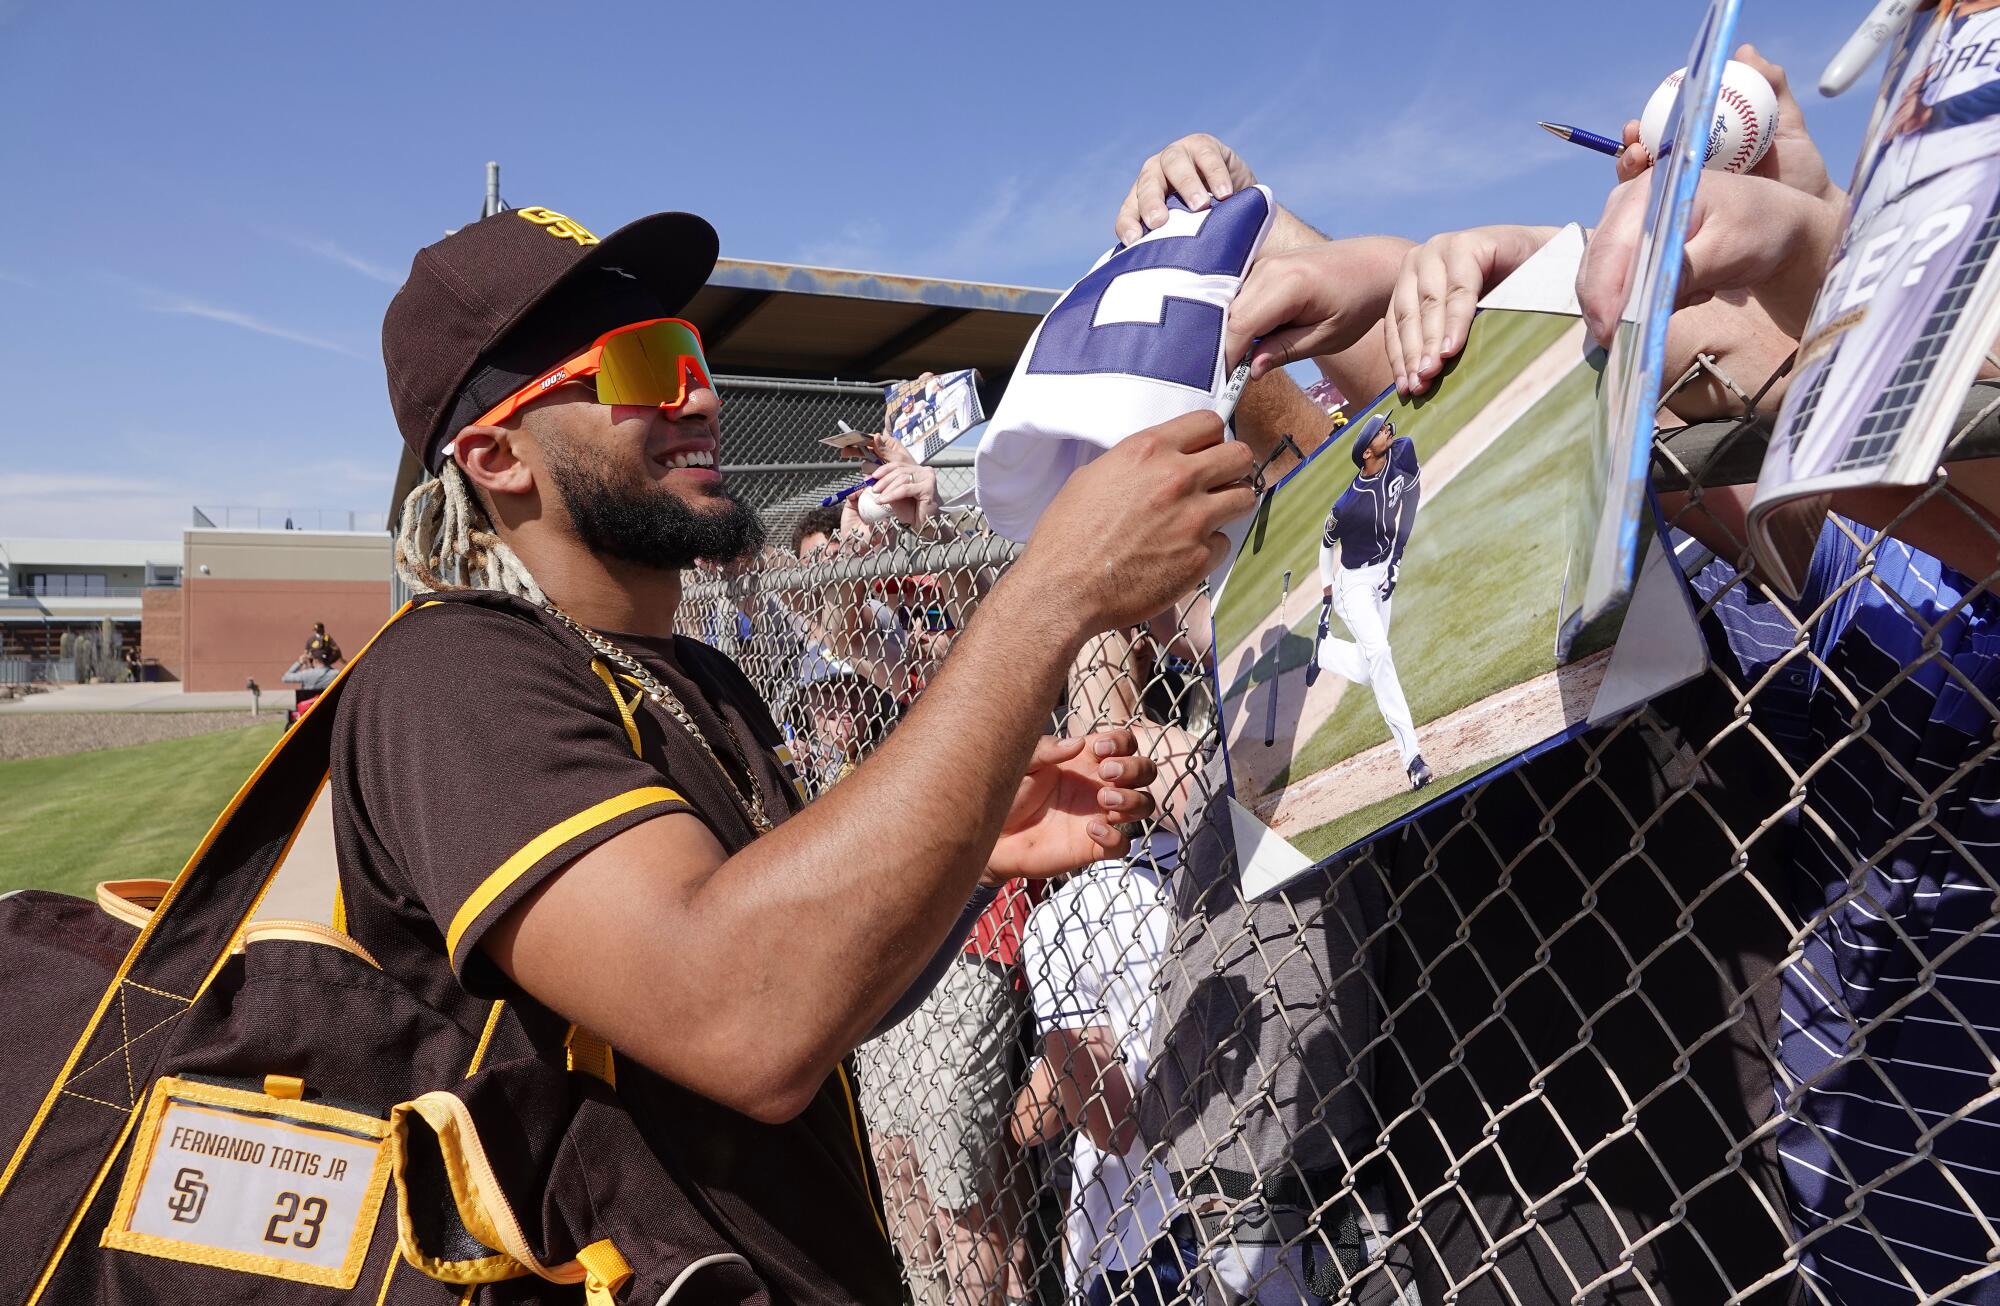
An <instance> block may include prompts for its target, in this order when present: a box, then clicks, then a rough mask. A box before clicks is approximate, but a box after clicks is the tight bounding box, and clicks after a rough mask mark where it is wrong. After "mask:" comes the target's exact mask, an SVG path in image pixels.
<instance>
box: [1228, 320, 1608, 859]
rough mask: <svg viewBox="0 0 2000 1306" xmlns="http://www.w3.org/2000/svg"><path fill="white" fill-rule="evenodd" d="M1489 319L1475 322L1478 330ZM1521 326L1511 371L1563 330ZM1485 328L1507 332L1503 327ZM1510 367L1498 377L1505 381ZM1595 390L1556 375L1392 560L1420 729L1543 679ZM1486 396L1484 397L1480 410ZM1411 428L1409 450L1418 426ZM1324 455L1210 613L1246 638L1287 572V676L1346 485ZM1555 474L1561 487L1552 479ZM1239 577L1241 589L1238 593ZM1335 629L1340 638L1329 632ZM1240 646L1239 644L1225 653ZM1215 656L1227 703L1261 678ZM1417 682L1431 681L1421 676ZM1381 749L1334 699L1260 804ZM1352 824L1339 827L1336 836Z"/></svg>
mask: <svg viewBox="0 0 2000 1306" xmlns="http://www.w3.org/2000/svg"><path fill="white" fill-rule="evenodd" d="M1488 320H1489V319H1488V317H1482V318H1480V319H1479V323H1480V324H1484V323H1486V322H1487V321H1488ZM1531 322H1533V324H1534V325H1536V326H1539V327H1541V329H1540V330H1539V331H1533V332H1530V331H1527V330H1525V329H1524V330H1521V331H1520V332H1519V334H1518V335H1517V336H1516V337H1515V338H1512V339H1509V340H1508V341H1506V343H1507V345H1509V346H1510V349H1509V352H1510V353H1511V354H1513V355H1514V356H1515V359H1516V360H1518V359H1519V358H1520V357H1522V356H1525V357H1532V356H1533V354H1534V353H1535V352H1538V351H1539V350H1540V349H1545V348H1547V345H1548V342H1549V340H1550V339H1552V338H1553V335H1558V334H1560V329H1561V328H1566V326H1567V322H1566V321H1564V320H1561V319H1558V320H1557V323H1556V326H1557V328H1558V329H1557V330H1556V331H1554V332H1553V333H1552V332H1550V331H1549V329H1548V328H1547V326H1546V325H1545V324H1543V323H1541V322H1539V320H1535V319H1531ZM1496 325H1505V326H1509V327H1512V326H1515V325H1516V324H1514V323H1510V322H1506V321H1505V319H1502V320H1501V321H1500V322H1499V323H1496ZM1476 330H1477V326H1475V331H1476ZM1522 342H1525V343H1522ZM1515 346H1518V347H1515ZM1518 365H1519V363H1518V361H1510V362H1509V363H1508V364H1507V366H1508V368H1509V369H1510V371H1511V369H1513V368H1515V367H1518ZM1595 382H1596V377H1595V374H1594V373H1592V372H1590V371H1588V370H1579V371H1576V372H1572V373H1571V374H1569V375H1568V376H1567V377H1565V378H1564V380H1563V381H1562V382H1560V383H1559V384H1558V385H1557V386H1556V387H1555V388H1554V389H1553V390H1551V391H1550V392H1549V393H1548V394H1547V395H1545V396H1543V397H1542V398H1541V399H1540V400H1539V401H1537V402H1536V403H1535V404H1534V405H1533V406H1532V407H1530V408H1529V409H1528V411H1527V412H1526V413H1524V414H1522V416H1521V418H1520V419H1519V420H1518V421H1516V422H1515V423H1514V424H1513V425H1512V426H1511V427H1510V428H1509V429H1508V430H1507V432H1506V433H1505V434H1503V435H1502V436H1501V437H1500V438H1499V439H1498V440H1497V441H1496V442H1495V443H1494V444H1493V445H1492V446H1491V447H1489V448H1488V449H1487V450H1486V452H1485V453H1483V454H1482V455H1480V457H1478V458H1477V459H1475V460H1474V461H1473V462H1472V463H1471V464H1470V465H1469V466H1467V467H1466V468H1465V469H1464V470H1463V471H1461V472H1460V473H1459V474H1458V475H1457V476H1456V477H1454V478H1453V479H1452V481H1451V482H1450V484H1448V485H1446V486H1445V487H1444V489H1442V490H1440V491H1438V492H1437V493H1436V494H1435V495H1434V496H1430V497H1427V498H1426V500H1425V502H1424V504H1423V506H1422V509H1421V515H1420V516H1419V517H1418V519H1417V529H1416V532H1415V534H1414V536H1413V537H1412V539H1411V541H1410V547H1409V551H1408V552H1407V553H1406V554H1405V556H1404V560H1403V571H1402V582H1401V584H1400V585H1399V587H1398V588H1397V591H1396V607H1395V616H1394V623H1393V625H1392V627H1391V638H1392V642H1393V644H1394V647H1395V651H1396V669H1397V672H1398V674H1399V676H1400V678H1401V680H1402V682H1403V691H1404V694H1405V695H1406V696H1407V697H1408V699H1409V702H1410V712H1411V715H1412V717H1413V718H1414V719H1415V721H1416V722H1417V724H1418V725H1419V726H1420V727H1421V726H1422V725H1424V724H1426V723H1428V722H1431V721H1435V720H1437V719H1439V718H1440V717H1443V716H1446V715H1448V714H1450V713H1452V712H1454V711H1457V710H1458V709H1459V708H1462V707H1465V706H1466V705H1467V704H1470V703H1475V702H1478V701H1479V700H1480V699H1483V698H1485V697H1487V696H1488V695H1490V694H1493V693H1497V692H1498V691H1500V690H1502V689H1505V688H1507V687H1508V686H1510V685H1515V684H1519V683H1521V682H1523V681H1525V680H1528V679H1532V678H1533V677H1534V676H1537V675H1540V674H1542V673H1544V672H1546V671H1550V670H1552V669H1553V668H1554V666H1555V655H1554V640H1555V630H1556V622H1557V608H1558V605H1559V600H1560V597H1561V586H1562V577H1563V559H1564V558H1565V557H1566V555H1567V552H1568V548H1569V541H1570V536H1569V526H1570V523H1569V511H1570V504H1571V502H1572V500H1573V499H1574V497H1575V488H1576V487H1575V485H1574V484H1573V481H1574V479H1575V478H1582V477H1587V476H1588V475H1589V474H1590V472H1589V467H1590V463H1589V458H1590V449H1589V446H1590V440H1591V435H1592V411H1593V409H1592V404H1593V401H1592V394H1593V391H1594V387H1595ZM1461 393H1463V392H1462V391H1461ZM1490 395H1491V388H1488V389H1486V391H1485V396H1484V397H1482V398H1481V400H1480V402H1481V403H1483V402H1484V401H1485V397H1490ZM1410 420H1411V426H1410V428H1409V429H1410V430H1411V432H1412V436H1413V438H1415V439H1417V440H1418V441H1419V448H1420V450H1421V449H1422V440H1423V431H1422V427H1423V425H1424V422H1425V420H1426V419H1422V418H1413V419H1410ZM1460 420H1462V418H1461V419H1460ZM1334 454H1335V456H1334V457H1330V458H1328V457H1323V458H1322V459H1321V460H1318V461H1316V462H1315V463H1314V465H1313V466H1311V467H1309V468H1308V469H1307V472H1306V473H1305V474H1304V475H1302V476H1301V478H1300V480H1299V482H1298V483H1297V484H1294V485H1291V486H1288V487H1287V488H1286V489H1285V490H1284V491H1283V492H1281V493H1280V494H1279V495H1278V496H1276V499H1275V500H1274V501H1273V505H1272V514H1271V516H1272V520H1271V522H1270V523H1269V526H1268V530H1267V534H1266V537H1265V538H1266V544H1265V548H1264V550H1263V551H1262V552H1261V553H1258V552H1253V551H1252V550H1254V548H1255V545H1256V543H1257V538H1256V536H1255V534H1254V533H1253V535H1252V537H1251V541H1250V545H1251V549H1250V550H1246V554H1245V556H1244V558H1243V559H1241V560H1239V562H1238V564H1237V565H1238V567H1239V568H1241V567H1243V566H1244V565H1245V564H1251V565H1253V566H1254V570H1253V571H1251V572H1248V573H1233V574H1232V575H1231V577H1230V581H1229V588H1228V589H1227V591H1226V592H1225V593H1224V595H1223V602H1222V604H1221V605H1219V607H1218V610H1217V613H1216V625H1217V629H1218V632H1220V631H1221V630H1222V629H1224V628H1225V624H1226V625H1227V628H1229V629H1232V630H1236V631H1239V632H1244V633H1249V632H1250V629H1251V627H1252V626H1253V625H1254V623H1255V622H1256V620H1258V619H1259V618H1261V617H1263V616H1264V615H1265V614H1267V613H1268V612H1269V611H1270V609H1271V605H1272V601H1273V600H1274V599H1275V598H1276V597H1277V594H1278V590H1279V580H1278V573H1279V571H1281V570H1282V569H1283V568H1284V567H1287V566H1289V567H1291V568H1292V584H1293V598H1292V604H1291V608H1290V612H1289V615H1290V616H1291V618H1292V620H1291V623H1290V626H1291V628H1290V630H1289V632H1288V634H1287V636H1286V638H1285V639H1284V641H1283V642H1282V644H1281V646H1280V648H1279V650H1278V655H1277V659H1276V661H1277V666H1278V668H1279V669H1280V670H1282V671H1286V672H1291V671H1294V670H1295V669H1297V668H1302V667H1304V666H1305V665H1306V663H1307V661H1308V660H1309V659H1310V658H1311V656H1312V639H1313V635H1314V633H1315V629H1316V627H1317V624H1318V614H1319V603H1318V598H1319V588H1320V586H1319V573H1318V560H1317V558H1318V546H1319V539H1318V536H1319V529H1318V528H1319V522H1320V520H1321V518H1322V517H1323V516H1324V514H1325V512H1326V505H1327V504H1328V503H1330V502H1332V501H1333V499H1334V498H1335V497H1337V496H1338V494H1339V492H1340V490H1341V489H1342V488H1344V487H1345V484H1346V482H1347V481H1348V480H1350V479H1352V476H1353V467H1352V464H1351V463H1350V462H1349V461H1348V459H1347V458H1346V457H1345V456H1344V455H1342V454H1341V453H1340V451H1338V450H1336V451H1334ZM1322 463H1324V464H1325V465H1324V466H1322V465H1321V464H1322ZM1558 470H1566V471H1567V472H1569V473H1570V476H1569V477H1565V476H1562V475H1552V474H1551V473H1552V471H1558ZM1246 575H1247V576H1248V577H1250V578H1251V579H1250V583H1248V584H1246V585H1244V586H1243V587H1242V588H1238V581H1239V580H1240V579H1243V577H1244V576H1246ZM1301 577H1305V580H1304V581H1303V582H1302V581H1301V579H1300V578H1301ZM1335 629H1336V631H1339V633H1343V634H1344V633H1345V632H1344V631H1340V628H1339V626H1338V619H1336V625H1335ZM1242 638H1243V634H1241V633H1239V634H1238V635H1237V639H1238V641H1239V642H1240V641H1241V639H1242ZM1218 644H1219V645H1220V647H1221V648H1223V649H1225V650H1229V652H1228V653H1225V655H1224V656H1223V659H1222V663H1221V665H1222V667H1223V672H1224V675H1225V676H1227V677H1228V678H1229V682H1230V683H1229V687H1228V696H1230V697H1235V696H1237V695H1240V694H1242V693H1243V692H1244V691H1245V690H1246V689H1247V688H1248V687H1249V686H1251V685H1255V684H1257V683H1261V682H1262V681H1263V680H1264V679H1266V678H1267V677H1268V676H1269V675H1270V674H1271V670H1272V661H1273V659H1272V657H1271V655H1270V654H1268V653H1264V654H1262V655H1261V657H1260V659H1259V660H1258V662H1257V663H1256V664H1255V666H1254V667H1253V668H1251V669H1250V671H1249V674H1248V675H1247V676H1246V675H1245V673H1244V668H1243V666H1242V663H1243V661H1244V658H1243V655H1242V651H1241V650H1234V649H1231V647H1230V645H1229V643H1227V642H1226V641H1225V640H1220V639H1219V640H1218ZM1429 669H1436V670H1435V672H1433V673H1432V674H1427V670H1429ZM1388 738H1389V730H1388V727H1387V726H1386V725H1384V724H1383V722H1382V718H1381V714H1380V713H1379V712H1377V711H1376V708H1375V700H1374V696H1373V695H1372V694H1370V693H1368V692H1367V691H1366V690H1365V689H1364V690H1358V691H1352V690H1351V691H1349V692H1347V693H1344V694H1342V696H1341V700H1340V704H1339V706H1338V707H1337V708H1336V709H1335V710H1334V712H1333V714H1332V715H1331V716H1330V717H1328V719H1327V720H1326V721H1325V722H1324V723H1323V724H1322V725H1321V726H1320V728H1319V729H1318V730H1317V731H1316V732H1315V733H1314V734H1313V736H1312V738H1311V739H1310V740H1308V741H1306V743H1305V744H1304V746H1303V747H1302V748H1300V750H1299V752H1298V754H1297V756H1296V757H1295V759H1294V763H1293V768H1292V771H1291V772H1286V773H1283V774H1281V775H1280V776H1279V777H1278V778H1277V779H1276V780H1275V781H1274V782H1273V783H1272V784H1271V785H1270V786H1269V789H1267V792H1270V791H1275V790H1277V789H1280V788H1283V787H1284V786H1285V785H1286V784H1288V783H1290V780H1291V776H1292V774H1293V773H1296V774H1299V775H1302V776H1304V775H1313V774H1317V773H1318V772H1320V771H1322V770H1325V769H1326V768H1327V767H1329V766H1332V765H1333V764H1334V763H1336V762H1339V761H1342V760H1344V759H1346V758H1348V757H1351V756H1353V755H1354V754H1355V753H1357V752H1360V751H1362V750H1363V749H1366V748H1369V747H1372V746H1373V745H1375V744H1378V743H1381V742H1383V741H1385V740H1387V739H1388ZM1410 797H1411V798H1414V795H1412V796H1410ZM1388 801H1390V802H1392V803H1393V802H1398V801H1401V802H1402V803H1403V806H1404V807H1405V808H1406V809H1407V807H1408V806H1411V805H1413V803H1412V802H1410V801H1409V800H1408V799H1393V800H1388ZM1351 820H1352V818H1351V817H1350V818H1343V821H1342V822H1341V823H1340V824H1346V823H1348V822H1350V821H1351ZM1315 842H1317V840H1315ZM1301 846H1302V847H1303V846H1304V845H1301ZM1334 846H1335V847H1337V846H1338V845H1334Z"/></svg>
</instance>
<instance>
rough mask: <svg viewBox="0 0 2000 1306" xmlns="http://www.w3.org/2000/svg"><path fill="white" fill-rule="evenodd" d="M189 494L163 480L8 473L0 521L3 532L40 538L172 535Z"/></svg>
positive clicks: (186, 520) (188, 507)
mask: <svg viewBox="0 0 2000 1306" xmlns="http://www.w3.org/2000/svg"><path fill="white" fill-rule="evenodd" d="M195 498H196V494H195V492H194V490H193V488H192V487H191V486H188V485H185V484H180V483H176V482H174V481H171V480H165V479H161V480H148V479H142V478H137V477H128V476H98V475H94V474H91V473H87V472H85V473H64V472H12V473H9V474H8V476H7V477H6V478H5V479H4V480H0V521H4V522H6V523H7V533H8V534H9V535H19V536H28V537H34V538H43V539H98V538H102V539H120V540H177V539H179V538H180V534H181V531H182V530H183V529H184V528H185V527H187V526H189V525H190V524H192V522H193V520H194V516H193V512H192V509H193V506H194V501H195Z"/></svg>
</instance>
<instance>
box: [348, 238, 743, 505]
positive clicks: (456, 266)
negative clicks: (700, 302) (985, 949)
mask: <svg viewBox="0 0 2000 1306" xmlns="http://www.w3.org/2000/svg"><path fill="white" fill-rule="evenodd" d="M716 248H717V245H716V236H715V228H713V227H711V226H709V225H708V223H707V222H706V221H704V220H703V219H701V218H698V217H696V216H695V215H694V214H692V213H655V214H653V215H652V216H651V217H646V218H640V219H639V220H638V221H637V222H632V223H628V224H626V225H625V226H623V227H620V228H619V229H618V230H616V231H614V232H612V233H611V234H610V235H609V236H606V237H604V238H603V239H602V240H600V239H598V238H597V236H596V235H595V234H593V233H592V232H591V231H590V229H589V228H587V227H585V226H584V225H583V224H582V223H580V222H578V221H576V219H574V218H570V217H566V216H564V215H563V214H560V213H557V212H555V211H553V210H551V209H545V208H541V207H539V206H537V207H531V208H524V209H507V210H504V211H502V212H500V213H496V214H494V215H493V216H492V217H490V218H481V219H480V220H479V221H477V222H475V223H472V224H471V225H469V226H465V227H461V228H459V229H458V230H457V231H455V232H453V233H452V234H451V235H449V236H446V237H445V238H444V239H443V240H441V241H439V242H437V243H436V244H435V245H426V246H425V247H424V248H422V249H420V250H418V251H417V256H416V259H415V260H414V261H412V262H411V264H410V275H409V279H408V280H406V281H404V282H403V288H402V289H401V290H398V291H397V292H396V297H395V298H394V299H392V300H390V301H389V311H388V313H387V314H386V315H385V316H384V317H383V319H382V361H383V363H384V365H385V366H386V367H387V369H388V373H389V403H390V405H391V406H392V407H393V408H394V409H395V411H396V425H397V426H398V427H399V428H400V429H401V430H402V433H403V440H404V442H405V443H406V444H408V445H409V446H410V450H411V452H413V453H415V454H416V455H417V457H418V459H419V460H420V461H422V463H423V465H424V466H425V467H426V468H428V469H429V470H431V471H433V472H435V471H437V470H438V469H439V468H440V467H441V466H443V463H444V457H443V449H444V446H445V444H446V442H448V441H449V440H450V439H451V438H452V437H453V436H455V435H457V434H458V432H459V430H460V429H462V428H463V427H465V426H466V425H468V424H470V423H471V422H472V421H473V420H475V419H476V418H477V417H478V416H479V415H480V414H481V413H484V412H486V411H487V410H488V409H490V408H492V407H494V406H495V405H496V404H498V403H499V402H500V401H501V400H503V399H505V398H506V397H507V396H508V395H510V394H512V393H514V392H515V391H516V390H518V389H520V388H521V387H522V386H524V385H526V384H527V383H528V382H530V381H532V380H533V379H534V378H535V377H536V376H538V375H540V374H541V373H542V372H543V371H546V370H547V369H548V368H549V367H551V366H553V365H554V364H556V363H560V362H561V361H563V359H564V358H566V357H569V356H570V355H572V354H577V353H581V352H582V351H583V350H584V349H585V348H587V347H588V346H589V344H590V342H591V341H592V340H595V339H596V338H597V337H598V336H601V335H603V334H604V333H605V332H607V331H612V330H616V329H617V328H618V327H621V326H628V325H630V324H631V323H633V322H643V321H645V320H647V319H648V318H656V317H672V316H673V315H675V314H676V313H678V312H680V310H681V308H682V307H683V306H684V305H685V304H686V303H687V302H688V301H689V300H690V299H693V298H694V294H695V292H696V291H698V290H700V289H701V287H702V285H703V284H704V283H705V282H707V280H708V275H709V273H710V272H712V271H713V270H714V268H715V255H716Z"/></svg>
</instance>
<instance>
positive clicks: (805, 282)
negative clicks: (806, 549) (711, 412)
mask: <svg viewBox="0 0 2000 1306" xmlns="http://www.w3.org/2000/svg"><path fill="white" fill-rule="evenodd" d="M1060 293H1061V292H1059V291H1055V290H1039V289H1035V288H1033V287H1029V286H1003V285H994V284H990V283H985V282H977V281H941V280H937V279H934V278H929V277H905V276H895V275H892V274H889V273H883V272H852V271H847V270H844V269H840V268H813V267H805V266H802V265H800V264H796V263H757V262H751V261H749V260H746V259H732V258H725V259H718V260H716V264H715V272H714V273H713V274H712V275H711V276H710V277H709V279H708V284H707V285H705V286H703V287H702V288H701V290H700V291H698V292H697V293H696V294H695V297H694V299H693V301H692V302H691V303H689V304H688V306H687V307H686V308H685V309H684V310H683V311H682V316H684V317H686V318H687V319H688V320H689V321H690V322H693V323H694V324H695V325H696V326H697V327H699V328H700V329H701V334H702V344H703V347H704V349H705V350H706V352H707V355H708V362H709V366H710V367H712V368H714V369H715V371H716V372H717V373H718V374H723V375H729V374H734V375H747V376H767V377H780V378H786V379H795V380H805V379H811V380H816V381H834V380H852V381H882V380H903V379H907V378H909V377H913V376H916V375H918V374H920V373H923V372H949V371H957V370H959V369H960V368H967V367H976V368H978V369H979V371H980V374H981V376H982V377H983V378H984V379H985V380H986V381H987V382H988V383H989V384H1000V385H1004V384H1005V382H1006V379H1007V377H1008V376H1009V375H1010V374H1011V373H1012V372H1013V370H1014V363H1015V360H1016V359H1018V358H1019V357H1020V355H1021V350H1022V349H1023V348H1025V347H1026V346H1027V343H1028V337H1029V336H1030V335H1032V334H1034V330H1035V327H1036V326H1037V325H1038V324H1039V323H1040V322H1041V320H1042V318H1043V316H1044V315H1046V314H1047V313H1048V311H1049V309H1051V308H1053V307H1054V306H1055V302H1056V299H1057V298H1058V296H1059V295H1060ZM724 421H725V423H726V422H727V418H726V417H725V419H724ZM420 473H421V469H420V468H419V467H418V466H417V461H416V458H415V457H414V456H413V455H412V454H411V453H410V452H409V450H407V449H405V450H404V451H403V456H402V461H401V463H400V465H399V466H398V468H397V472H396V484H395V489H394V491H393V497H392V498H391V500H390V504H389V520H390V523H391V529H394V523H395V522H396V520H397V519H398V517H399V516H400V515H401V510H402V505H403V499H404V497H405V496H407V495H408V494H409V492H410V490H411V489H413V488H414V487H415V486H416V483H417V481H418V479H419V476H420Z"/></svg>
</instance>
